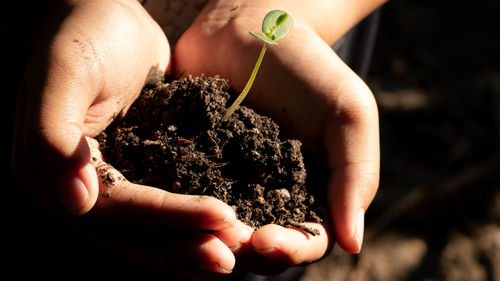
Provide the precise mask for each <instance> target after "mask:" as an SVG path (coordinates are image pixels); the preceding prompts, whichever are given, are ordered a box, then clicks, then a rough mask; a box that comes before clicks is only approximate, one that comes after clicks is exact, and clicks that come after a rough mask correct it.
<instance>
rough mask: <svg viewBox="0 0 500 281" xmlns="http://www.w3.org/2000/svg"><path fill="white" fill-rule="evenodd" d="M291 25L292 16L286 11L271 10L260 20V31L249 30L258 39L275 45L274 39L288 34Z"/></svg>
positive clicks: (276, 39)
mask: <svg viewBox="0 0 500 281" xmlns="http://www.w3.org/2000/svg"><path fill="white" fill-rule="evenodd" d="M292 27H293V20H292V17H290V16H289V15H288V13H287V12H284V11H281V10H273V11H271V12H269V13H267V15H266V16H265V17H264V20H263V21H262V33H263V34H259V33H256V32H253V31H250V34H252V35H253V36H255V37H257V38H259V39H260V40H262V41H264V42H266V43H268V44H273V45H277V44H278V43H277V42H276V41H278V40H280V39H283V38H284V37H285V36H287V35H288V32H290V29H292Z"/></svg>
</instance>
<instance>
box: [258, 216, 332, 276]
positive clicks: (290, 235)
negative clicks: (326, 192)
mask: <svg viewBox="0 0 500 281" xmlns="http://www.w3.org/2000/svg"><path fill="white" fill-rule="evenodd" d="M304 225H306V226H308V227H311V228H315V229H318V230H319V232H320V234H319V235H314V236H313V235H310V234H308V233H305V232H302V231H299V230H296V229H293V228H284V227H281V226H278V225H275V224H269V225H266V226H264V227H262V228H260V229H258V230H257V231H255V233H254V235H253V237H252V247H253V248H254V250H255V251H256V252H257V253H259V254H261V255H263V256H265V257H267V258H269V259H273V260H277V261H280V262H281V263H282V264H283V263H284V264H286V265H287V266H288V267H289V266H295V265H299V264H303V263H310V262H313V261H316V260H318V259H320V258H322V257H323V256H324V255H325V254H326V253H327V252H328V250H329V248H330V239H329V238H328V235H327V232H326V229H325V228H324V227H323V226H322V225H321V224H317V223H305V224H304Z"/></svg>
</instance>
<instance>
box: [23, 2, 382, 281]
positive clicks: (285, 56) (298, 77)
mask: <svg viewBox="0 0 500 281" xmlns="http://www.w3.org/2000/svg"><path fill="white" fill-rule="evenodd" d="M68 2H69V4H68V6H67V7H63V8H62V9H59V10H58V12H57V15H58V17H53V18H54V19H56V21H55V22H53V23H52V24H53V25H52V27H53V29H47V30H48V31H50V32H48V33H47V34H46V36H41V37H40V38H39V39H38V44H37V47H36V49H35V54H34V56H33V59H32V61H31V62H30V63H29V65H28V66H27V70H26V76H25V83H24V84H23V86H22V88H21V91H20V93H19V96H18V104H17V111H16V112H17V114H16V126H15V135H14V149H13V170H14V174H15V176H16V177H17V178H18V179H19V180H20V181H22V182H23V183H24V184H26V185H28V186H30V187H32V189H33V192H34V193H35V195H36V196H37V198H38V199H40V201H41V202H42V203H45V204H46V205H47V206H59V205H61V204H60V203H61V202H62V205H64V206H65V209H66V211H69V212H70V213H72V214H76V215H80V214H86V213H88V214H87V215H86V216H83V217H78V218H77V219H78V220H79V223H81V224H82V225H84V227H85V228H86V229H87V230H88V231H90V232H92V233H93V234H94V235H96V236H98V237H100V238H102V239H106V238H104V237H109V238H110V239H109V241H105V242H106V243H107V244H108V245H111V246H112V247H113V246H114V249H115V250H116V251H119V252H120V253H121V254H123V255H129V256H130V257H131V258H137V259H138V260H140V261H142V262H144V263H147V264H148V265H151V266H157V267H159V268H167V269H169V270H170V271H172V272H174V273H178V274H186V273H188V274H195V275H197V274H208V273H207V272H216V273H228V272H230V271H232V270H233V269H234V267H235V264H237V266H238V269H241V270H248V271H253V272H256V273H261V274H270V273H276V272H279V271H282V270H284V269H286V268H287V267H290V266H294V265H299V264H303V263H310V262H313V261H315V260H318V259H320V258H321V257H323V256H324V255H326V254H327V253H328V252H329V250H330V249H331V246H332V244H333V243H334V242H335V241H334V239H335V240H336V242H337V243H339V245H340V246H341V247H342V248H344V249H345V250H346V251H348V252H352V253H356V252H358V251H359V250H360V248H361V243H362V236H363V225H364V221H363V220H364V212H365V210H366V209H367V208H368V206H369V204H370V202H371V201H372V199H373V196H374V194H375V192H376V189H377V186H378V175H379V143H378V141H379V139H378V121H377V108H376V104H375V102H374V99H373V96H372V94H371V92H370V90H369V89H368V88H367V86H366V85H365V84H364V83H363V82H362V81H361V79H359V78H358V77H357V76H356V75H355V73H353V72H352V71H351V70H350V69H349V68H348V67H347V66H346V65H345V64H344V63H343V62H342V61H341V60H340V59H339V58H338V57H337V56H336V54H335V53H334V52H333V51H332V49H331V48H330V46H329V43H332V42H328V43H327V42H325V39H324V38H322V37H321V36H320V35H319V34H321V33H320V32H316V31H315V29H314V27H313V26H312V25H311V24H310V22H309V21H308V20H306V19H305V18H302V17H301V16H300V13H299V12H297V13H294V10H293V9H294V8H293V7H287V5H286V4H283V6H281V7H271V6H270V5H271V4H268V3H267V1H260V2H262V3H260V2H259V1H256V2H255V3H252V4H246V3H245V4H242V5H235V4H234V2H237V1H229V0H227V1H226V0H221V1H211V2H209V3H208V4H207V6H206V7H205V8H204V10H203V11H202V13H201V14H200V15H199V16H198V18H197V19H196V20H195V22H194V23H193V25H192V26H191V27H190V28H189V29H188V30H187V31H186V32H185V33H184V34H183V36H182V37H181V38H180V40H179V42H178V43H177V45H176V47H175V50H174V51H173V54H172V56H171V50H170V47H169V44H168V41H167V38H165V36H164V34H163V32H162V31H161V29H160V27H159V26H158V25H157V24H156V23H155V22H154V20H153V19H152V18H151V17H150V16H149V15H148V14H147V12H146V11H145V10H144V9H143V8H142V6H141V5H140V4H139V3H138V2H137V1H134V0H116V1H68ZM258 2H259V3H258ZM292 2H293V1H292ZM285 3H286V1H285ZM274 5H276V4H274ZM274 8H280V9H283V10H287V9H288V10H287V11H288V12H290V14H292V16H294V22H295V26H294V29H292V32H291V33H290V34H289V36H288V37H287V38H285V39H283V40H281V41H280V45H279V46H273V47H271V48H269V49H268V52H267V54H266V57H265V58H264V62H263V64H262V66H261V69H260V72H259V74H258V76H257V79H256V81H255V83H254V86H253V88H252V90H251V93H250V94H249V96H248V97H247V99H246V103H247V104H249V105H250V106H251V107H253V108H254V109H256V111H258V112H261V113H265V114H267V115H270V116H272V117H273V118H274V119H275V120H276V121H277V122H278V124H280V127H281V129H282V130H284V131H285V132H286V133H287V134H288V135H290V136H292V137H296V138H299V139H301V140H302V142H303V143H304V148H305V149H306V150H307V151H309V152H311V153H316V154H318V155H323V156H324V157H325V158H326V163H327V166H328V167H327V169H325V170H327V174H325V175H324V176H325V179H326V181H325V182H326V183H327V184H326V186H321V187H318V188H326V189H327V191H326V194H327V198H328V199H327V204H328V210H329V212H330V215H331V222H330V221H328V222H325V223H324V224H323V225H319V224H313V225H312V226H313V227H315V228H317V229H319V230H320V231H321V234H320V235H319V236H307V235H305V234H303V233H301V232H299V231H296V230H293V229H286V228H282V227H279V226H276V225H267V226H265V227H263V228H261V229H258V230H256V231H254V230H253V229H251V228H250V227H248V226H246V225H244V224H243V223H241V222H240V221H238V220H237V219H236V217H235V214H234V211H233V210H232V209H231V208H230V207H229V206H227V205H226V204H224V203H222V202H220V201H218V200H216V199H214V198H208V197H200V196H191V195H179V194H172V193H169V192H166V191H163V190H159V189H157V188H155V187H150V186H143V185H137V184H133V183H130V182H128V181H118V182H117V184H116V185H115V186H113V187H112V188H109V189H108V188H107V186H106V185H105V184H104V183H103V182H101V181H100V180H99V177H98V175H97V174H96V166H99V167H101V168H102V167H106V168H107V169H108V170H109V171H110V172H111V173H114V174H117V173H118V172H117V171H115V170H114V169H113V168H112V167H109V166H106V165H105V164H104V162H102V161H101V160H100V153H99V151H98V147H97V144H96V142H95V140H93V139H92V138H91V136H95V135H96V134H98V133H99V132H101V131H102V130H104V129H105V128H106V126H107V125H108V124H109V123H110V122H111V121H112V120H113V118H115V117H116V116H118V115H120V114H123V113H125V112H126V110H127V108H128V107H129V106H130V105H131V104H132V102H133V101H134V99H135V98H136V97H137V95H138V93H139V91H140V89H141V87H142V86H143V84H144V81H145V80H146V78H147V76H148V72H149V71H150V69H151V68H152V67H153V66H158V67H159V68H160V69H164V70H165V71H167V72H168V73H171V74H173V75H174V76H176V75H178V74H181V73H186V74H192V75H199V74H206V75H215V74H220V75H221V76H222V77H224V78H228V79H229V80H230V81H232V83H233V87H234V88H235V89H236V90H241V89H242V88H243V87H244V85H245V83H246V81H247V79H248V77H249V73H250V71H251V69H252V67H253V64H254V63H255V59H256V57H257V55H258V53H259V50H260V48H261V43H260V42H259V41H258V40H255V39H253V37H252V36H250V35H248V32H247V31H248V30H256V31H257V30H260V21H261V19H262V17H263V16H264V15H265V14H266V13H267V12H268V11H269V10H271V9H274ZM296 14H298V15H299V16H295V15H296ZM57 19H60V21H58V20H57ZM327 41H328V40H327ZM252 54H254V55H252ZM103 192H109V193H108V194H109V196H108V197H101V196H99V194H100V193H103ZM173 257H175V259H174V258H173ZM236 260H238V262H237V263H236Z"/></svg>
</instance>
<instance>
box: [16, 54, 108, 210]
mask: <svg viewBox="0 0 500 281" xmlns="http://www.w3.org/2000/svg"><path fill="white" fill-rule="evenodd" d="M64 53H65V52H60V53H59V54H60V55H64ZM61 61H64V62H65V63H64V64H62V63H57V62H61ZM55 62H56V63H54V62H52V63H51V62H50V60H49V62H47V63H46V64H45V66H40V64H39V65H37V66H32V68H31V69H29V70H28V72H27V81H30V84H28V85H26V89H25V93H24V94H22V95H23V97H22V98H21V99H24V102H25V104H24V105H21V106H20V107H25V109H26V112H25V113H24V115H25V116H26V117H25V120H24V123H25V124H24V139H25V140H24V142H25V146H26V147H25V150H27V151H28V152H27V153H28V154H29V156H28V157H27V158H26V159H25V160H24V161H31V160H32V161H33V163H27V164H28V166H31V167H32V169H33V170H34V171H35V172H41V180H42V181H43V182H44V183H45V186H46V187H45V188H46V189H47V187H48V190H43V188H44V187H42V190H37V192H38V193H40V192H41V193H48V194H51V195H52V197H53V198H54V197H55V199H56V200H59V202H61V203H62V204H63V205H64V206H65V208H66V209H67V211H69V212H70V213H72V214H75V215H76V214H84V213H86V212H88V211H89V210H90V209H91V208H92V206H93V205H94V204H95V202H96V200H97V195H98V179H97V175H96V172H95V168H94V166H93V165H92V163H91V154H90V148H89V145H88V143H87V141H86V139H85V136H84V131H83V130H84V129H83V128H84V124H85V118H86V113H87V110H88V108H89V106H90V104H91V103H92V101H93V100H94V99H95V96H96V93H98V92H99V89H98V88H96V86H94V85H96V84H98V83H95V81H96V79H92V76H91V75H89V72H92V71H89V68H88V67H86V66H85V65H82V64H79V63H78V60H76V61H75V59H70V58H61V57H59V58H58V60H56V61H55ZM42 65H43V64H42ZM40 67H46V69H42V70H41V71H36V69H39V68H40ZM40 73H45V74H46V75H45V76H43V75H40ZM30 76H31V77H30ZM92 82H94V83H92ZM22 103H23V101H21V104H22ZM29 172H30V171H28V173H29ZM48 194H43V196H46V195H48Z"/></svg>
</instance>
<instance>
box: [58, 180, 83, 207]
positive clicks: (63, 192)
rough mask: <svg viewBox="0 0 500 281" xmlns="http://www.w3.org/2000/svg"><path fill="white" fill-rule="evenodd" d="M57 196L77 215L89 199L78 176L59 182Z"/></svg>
mask: <svg viewBox="0 0 500 281" xmlns="http://www.w3.org/2000/svg"><path fill="white" fill-rule="evenodd" d="M58 188H59V197H60V199H61V201H62V203H63V205H64V207H66V209H67V210H68V211H69V212H70V213H71V214H73V215H78V214H79V213H80V211H81V210H82V209H83V208H84V207H85V205H86V204H87V202H88V200H89V192H88V191H87V188H86V187H85V185H84V184H83V182H82V181H81V180H80V179H79V178H78V177H73V178H70V179H69V180H67V181H61V182H59V186H58Z"/></svg>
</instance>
